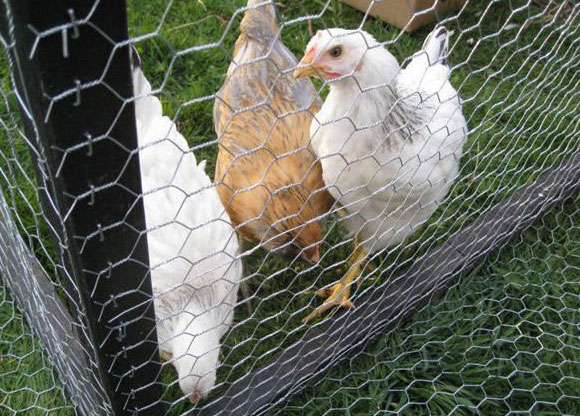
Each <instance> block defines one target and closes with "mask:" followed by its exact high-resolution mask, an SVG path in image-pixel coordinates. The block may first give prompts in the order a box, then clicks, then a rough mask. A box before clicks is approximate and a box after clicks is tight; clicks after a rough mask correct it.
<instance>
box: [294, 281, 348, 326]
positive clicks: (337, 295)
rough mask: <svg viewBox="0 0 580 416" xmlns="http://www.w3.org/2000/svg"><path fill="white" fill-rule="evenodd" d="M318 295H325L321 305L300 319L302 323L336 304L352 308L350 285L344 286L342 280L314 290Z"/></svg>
mask: <svg viewBox="0 0 580 416" xmlns="http://www.w3.org/2000/svg"><path fill="white" fill-rule="evenodd" d="M316 294H317V295H318V296H321V297H326V298H327V299H326V300H325V301H324V303H323V304H322V305H320V306H319V307H318V308H316V309H315V310H314V311H313V312H312V313H310V314H309V315H308V316H307V317H305V318H304V319H302V323H304V324H306V323H308V322H310V321H312V320H313V319H314V318H317V317H319V316H321V315H322V314H324V312H326V311H327V310H329V309H331V308H334V307H336V306H342V307H343V308H345V309H352V308H354V303H352V302H351V301H350V299H349V297H350V286H347V287H345V286H344V284H343V283H342V282H339V283H337V284H335V285H334V286H332V287H331V288H326V289H321V290H319V291H318V292H316Z"/></svg>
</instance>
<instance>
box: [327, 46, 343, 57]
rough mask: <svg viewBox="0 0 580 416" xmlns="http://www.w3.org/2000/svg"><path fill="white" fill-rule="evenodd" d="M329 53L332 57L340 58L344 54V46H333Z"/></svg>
mask: <svg viewBox="0 0 580 416" xmlns="http://www.w3.org/2000/svg"><path fill="white" fill-rule="evenodd" d="M328 54H329V55H330V57H331V58H332V59H338V58H340V56H341V55H342V46H335V47H334V48H332V49H331V50H330V51H329V52H328Z"/></svg>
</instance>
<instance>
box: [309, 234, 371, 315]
mask: <svg viewBox="0 0 580 416" xmlns="http://www.w3.org/2000/svg"><path fill="white" fill-rule="evenodd" d="M366 258H367V254H366V253H365V252H364V250H363V249H362V247H361V246H360V245H359V241H358V237H357V238H356V239H355V249H354V253H353V254H352V257H351V259H350V262H349V263H350V265H351V266H350V268H349V270H348V271H347V273H346V274H345V275H344V276H343V277H342V279H340V281H339V282H338V283H335V284H334V285H333V286H332V287H330V288H328V289H321V290H319V291H318V292H317V294H318V295H319V296H322V297H325V298H327V299H326V300H325V301H324V303H323V304H322V305H320V306H319V307H318V308H316V309H315V310H314V311H313V312H312V313H311V314H310V315H308V316H307V317H306V318H304V319H303V320H302V322H304V323H307V322H309V321H311V320H312V319H314V318H316V317H318V316H320V315H322V314H323V313H324V312H326V311H327V310H329V309H331V308H334V307H335V306H342V307H344V308H353V307H354V304H353V303H352V302H351V301H350V300H349V298H350V288H351V286H352V283H353V282H354V281H357V280H358V279H359V277H360V274H361V272H362V269H363V263H364V261H365V259H366Z"/></svg>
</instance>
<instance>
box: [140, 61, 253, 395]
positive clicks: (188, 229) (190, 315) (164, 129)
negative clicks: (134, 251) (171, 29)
mask: <svg viewBox="0 0 580 416" xmlns="http://www.w3.org/2000/svg"><path fill="white" fill-rule="evenodd" d="M133 85H134V92H135V97H136V99H135V113H136V119H137V134H138V140H139V148H140V150H139V158H140V165H141V178H142V188H143V203H144V206H145V218H146V222H147V242H148V246H149V261H150V264H151V280H152V283H153V292H154V296H155V312H156V319H157V335H158V339H159V345H160V349H161V350H162V351H165V352H167V353H170V354H172V355H173V364H174V365H175V367H176V369H177V371H178V375H179V384H180V386H181V388H182V390H183V391H184V393H186V394H188V395H190V394H193V393H195V392H198V393H199V394H200V395H205V394H206V393H207V392H208V391H209V390H210V389H211V388H212V387H213V385H214V384H215V374H216V368H217V366H218V357H219V349H220V338H221V337H222V336H223V335H224V334H225V332H226V331H227V330H228V328H229V327H230V325H231V323H232V318H233V308H234V306H235V304H236V301H237V292H238V284H239V281H240V279H241V277H242V264H241V260H240V259H239V258H236V256H237V254H238V251H239V246H238V240H237V237H236V234H235V232H234V229H233V228H232V226H231V224H230V219H229V217H228V215H227V213H226V212H225V210H224V208H223V205H222V204H221V201H220V199H219V197H218V194H217V191H216V189H215V186H214V185H213V184H212V183H211V181H210V179H209V177H208V176H207V174H206V173H205V170H204V169H205V161H203V162H201V163H200V164H199V165H197V163H196V159H195V155H194V154H193V152H192V151H191V150H190V149H189V146H188V145H187V142H186V141H185V138H184V137H183V136H182V135H181V134H180V133H179V132H178V131H177V129H176V127H175V124H174V123H173V122H172V121H171V120H170V119H169V118H168V117H166V116H163V113H162V107H161V103H160V101H159V100H158V99H157V98H156V97H155V96H153V95H151V85H150V84H149V82H148V81H147V80H146V79H145V77H144V75H143V73H142V71H141V69H140V68H139V67H135V68H134V69H133Z"/></svg>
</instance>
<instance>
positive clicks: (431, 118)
mask: <svg viewBox="0 0 580 416" xmlns="http://www.w3.org/2000/svg"><path fill="white" fill-rule="evenodd" d="M328 33H332V36H330V35H329V34H326V33H325V34H321V35H320V36H319V40H318V43H319V44H323V45H328V46H326V49H325V50H330V49H331V48H332V47H334V46H335V45H336V44H340V45H341V47H342V48H343V49H344V50H345V52H344V54H345V57H344V60H343V62H342V63H340V64H335V63H334V62H332V61H330V62H329V61H326V62H324V63H325V64H327V65H338V66H333V67H331V69H333V70H335V68H338V70H336V72H339V73H343V74H344V73H345V70H346V71H347V72H348V71H350V72H351V73H352V76H346V77H343V78H341V79H338V80H337V81H334V82H333V83H332V84H331V88H330V92H329V94H328V97H327V99H326V101H325V103H324V105H323V106H322V108H321V110H320V112H319V113H318V114H317V115H316V117H315V120H314V121H313V123H312V126H311V130H310V132H311V137H312V146H313V148H314V150H315V152H316V153H317V155H318V157H319V158H320V159H321V163H322V167H323V176H324V181H325V184H326V185H327V187H328V189H329V191H330V193H331V194H332V195H333V196H334V197H335V198H336V199H337V200H338V201H339V202H340V203H341V204H342V205H343V206H344V207H345V208H346V211H347V213H348V215H347V216H346V219H345V224H346V226H347V228H348V229H349V230H350V231H351V232H353V233H358V234H359V236H360V237H361V240H362V241H363V248H364V249H365V251H366V252H367V253H374V252H376V251H380V250H383V249H385V248H386V247H388V246H391V245H395V244H398V243H400V242H402V241H403V240H404V239H405V238H406V237H407V236H409V235H410V234H411V233H413V232H414V231H415V230H416V229H417V228H418V227H419V226H420V225H421V224H423V223H424V222H425V221H427V220H428V219H429V217H430V216H431V215H432V214H433V212H434V211H435V210H436V209H437V207H438V206H439V204H440V203H441V201H442V199H443V198H444V196H445V195H446V194H447V192H448V190H449V188H450V186H451V184H452V183H453V181H454V179H455V178H456V176H457V174H458V164H459V160H460V158H461V154H462V147H463V143H464V142H465V139H466V135H467V125H466V121H465V118H464V117H463V114H462V110H461V102H460V100H459V97H458V95H457V92H456V91H455V90H454V89H453V87H452V86H451V84H450V83H449V81H448V77H449V68H448V67H447V66H446V65H444V64H442V62H444V59H445V58H446V56H445V55H446V54H447V39H446V34H445V38H444V39H443V38H442V37H441V36H442V34H441V33H440V32H439V29H438V32H437V33H435V32H434V34H433V35H431V36H430V37H429V39H428V40H427V42H426V43H425V46H424V49H423V50H422V51H420V52H419V53H417V54H416V55H415V57H414V59H413V60H412V61H411V62H410V63H409V65H408V66H407V68H406V69H400V67H399V64H398V63H397V61H396V59H395V58H394V57H393V56H392V55H391V54H390V53H389V52H388V51H387V50H386V49H385V48H383V47H382V46H380V45H378V46H377V42H376V41H375V40H374V38H373V37H372V36H371V35H369V34H368V33H366V32H362V31H344V30H340V29H331V31H329V32H328ZM361 34H362V35H363V36H361ZM329 36H330V39H329V38H328V37H329ZM367 45H368V46H367ZM369 46H371V47H369ZM321 53H322V52H321ZM349 53H350V55H348V54H349ZM349 59H350V63H349V61H348V60H349ZM338 61H340V59H339V60H337V62H338ZM340 71H342V72H340Z"/></svg>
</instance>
